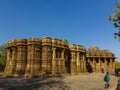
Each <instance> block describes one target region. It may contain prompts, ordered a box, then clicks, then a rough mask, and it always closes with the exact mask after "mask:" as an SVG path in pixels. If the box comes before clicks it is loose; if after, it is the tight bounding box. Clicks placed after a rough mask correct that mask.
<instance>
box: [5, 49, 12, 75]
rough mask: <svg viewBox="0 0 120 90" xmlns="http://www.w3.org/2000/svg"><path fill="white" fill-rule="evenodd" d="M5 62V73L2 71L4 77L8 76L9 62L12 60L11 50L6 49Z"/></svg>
mask: <svg viewBox="0 0 120 90" xmlns="http://www.w3.org/2000/svg"><path fill="white" fill-rule="evenodd" d="M6 50H7V60H6V66H5V71H4V75H5V76H8V75H9V72H10V62H11V60H12V51H11V48H10V47H9V48H7V49H6Z"/></svg>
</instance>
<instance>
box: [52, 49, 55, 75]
mask: <svg viewBox="0 0 120 90" xmlns="http://www.w3.org/2000/svg"><path fill="white" fill-rule="evenodd" d="M52 50H53V57H52V75H53V76H55V75H56V48H54V47H53V48H52Z"/></svg>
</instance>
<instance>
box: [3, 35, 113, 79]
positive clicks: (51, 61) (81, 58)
mask: <svg viewBox="0 0 120 90" xmlns="http://www.w3.org/2000/svg"><path fill="white" fill-rule="evenodd" d="M6 50H7V60H6V67H5V71H4V75H5V76H21V75H22V76H28V77H29V76H30V77H31V76H40V75H44V74H47V75H52V76H57V75H66V74H70V75H77V74H79V73H84V72H87V69H86V63H89V64H90V65H91V67H92V69H93V72H101V68H104V70H105V71H108V70H109V71H110V72H112V70H113V69H114V66H113V62H114V59H115V57H114V54H113V53H111V52H110V51H108V50H99V48H98V47H95V46H92V47H90V48H89V49H88V51H86V49H85V48H84V46H81V45H77V44H69V43H68V42H67V40H65V39H56V38H50V37H43V38H41V39H40V38H29V39H22V38H19V39H14V40H10V41H8V44H7V47H6Z"/></svg>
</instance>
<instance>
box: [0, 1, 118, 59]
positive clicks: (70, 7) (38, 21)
mask: <svg viewBox="0 0 120 90" xmlns="http://www.w3.org/2000/svg"><path fill="white" fill-rule="evenodd" d="M114 9H115V0H0V44H4V43H6V42H7V41H9V40H11V39H15V38H30V37H36V38H41V37H44V36H49V37H55V38H65V39H67V40H68V42H69V43H75V44H80V45H83V46H84V47H85V48H86V49H88V48H89V47H90V46H91V45H95V46H98V47H99V48H100V49H103V50H104V49H109V50H110V51H112V52H113V53H114V54H115V56H116V57H118V58H120V42H119V41H118V40H115V39H114V33H115V32H117V30H116V29H115V28H114V27H113V23H112V22H109V21H108V16H109V14H112V13H113V12H114Z"/></svg>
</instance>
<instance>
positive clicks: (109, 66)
mask: <svg viewBox="0 0 120 90" xmlns="http://www.w3.org/2000/svg"><path fill="white" fill-rule="evenodd" d="M114 60H115V57H114V54H113V53H112V52H110V51H109V50H100V49H99V48H98V47H96V46H91V47H90V48H89V49H88V52H87V53H86V61H87V62H88V63H90V65H91V66H92V69H93V72H101V70H102V69H104V71H105V72H106V71H109V72H110V73H113V72H114V66H113V63H114Z"/></svg>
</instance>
